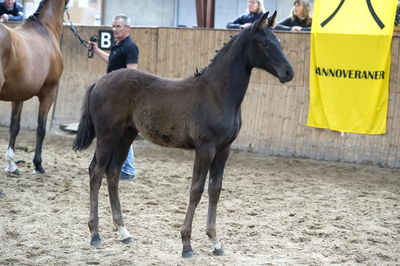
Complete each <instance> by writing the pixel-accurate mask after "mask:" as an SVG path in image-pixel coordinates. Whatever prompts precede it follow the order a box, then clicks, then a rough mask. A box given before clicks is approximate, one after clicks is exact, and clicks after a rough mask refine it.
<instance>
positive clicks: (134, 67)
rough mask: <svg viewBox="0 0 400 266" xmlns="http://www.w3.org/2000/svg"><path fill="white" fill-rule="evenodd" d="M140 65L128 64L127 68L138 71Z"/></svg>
mask: <svg viewBox="0 0 400 266" xmlns="http://www.w3.org/2000/svg"><path fill="white" fill-rule="evenodd" d="M137 66H138V64H127V65H126V67H127V68H132V69H137Z"/></svg>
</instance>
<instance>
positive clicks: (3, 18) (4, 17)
mask: <svg viewBox="0 0 400 266" xmlns="http://www.w3.org/2000/svg"><path fill="white" fill-rule="evenodd" d="M1 19H2V20H3V21H4V22H6V21H8V19H9V16H8V15H7V14H3V15H1Z"/></svg>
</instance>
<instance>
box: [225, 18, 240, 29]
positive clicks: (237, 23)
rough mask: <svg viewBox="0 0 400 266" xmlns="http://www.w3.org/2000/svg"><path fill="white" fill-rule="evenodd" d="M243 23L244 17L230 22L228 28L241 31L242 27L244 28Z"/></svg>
mask: <svg viewBox="0 0 400 266" xmlns="http://www.w3.org/2000/svg"><path fill="white" fill-rule="evenodd" d="M243 24H244V23H243V16H240V17H238V18H237V19H235V20H233V21H231V22H228V24H227V25H226V28H228V29H239V28H240V26H242V25H243Z"/></svg>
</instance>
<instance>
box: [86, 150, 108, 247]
mask: <svg viewBox="0 0 400 266" xmlns="http://www.w3.org/2000/svg"><path fill="white" fill-rule="evenodd" d="M96 151H97V150H96ZM89 175H90V217H89V222H88V225H89V230H90V235H91V239H90V244H91V245H92V246H94V247H96V248H100V247H101V239H100V235H99V211H98V210H99V189H100V186H101V181H102V179H103V176H104V170H103V169H101V168H100V167H99V166H98V164H97V158H96V154H95V155H94V156H93V159H92V161H91V163H90V165H89Z"/></svg>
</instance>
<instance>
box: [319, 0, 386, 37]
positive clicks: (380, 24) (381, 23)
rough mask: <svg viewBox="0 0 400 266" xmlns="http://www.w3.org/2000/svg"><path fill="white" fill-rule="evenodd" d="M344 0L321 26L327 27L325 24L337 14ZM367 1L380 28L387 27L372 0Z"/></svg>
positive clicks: (342, 0)
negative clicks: (376, 11)
mask: <svg viewBox="0 0 400 266" xmlns="http://www.w3.org/2000/svg"><path fill="white" fill-rule="evenodd" d="M344 1H345V0H341V1H340V3H339V5H338V7H337V8H336V9H335V11H333V13H332V14H331V15H330V16H329V17H328V18H327V19H325V20H324V21H323V22H322V23H321V27H325V25H326V24H328V23H329V22H330V21H331V20H332V19H333V18H334V17H335V16H336V14H337V13H338V12H339V10H340V8H341V7H342V5H343V4H344ZM366 2H367V6H368V10H369V12H370V13H371V16H372V17H373V18H374V20H375V22H376V24H378V26H379V28H381V30H382V29H383V28H384V27H385V24H383V22H382V21H381V20H380V19H379V17H378V15H377V14H376V13H375V10H374V7H373V6H372V4H371V0H366Z"/></svg>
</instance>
